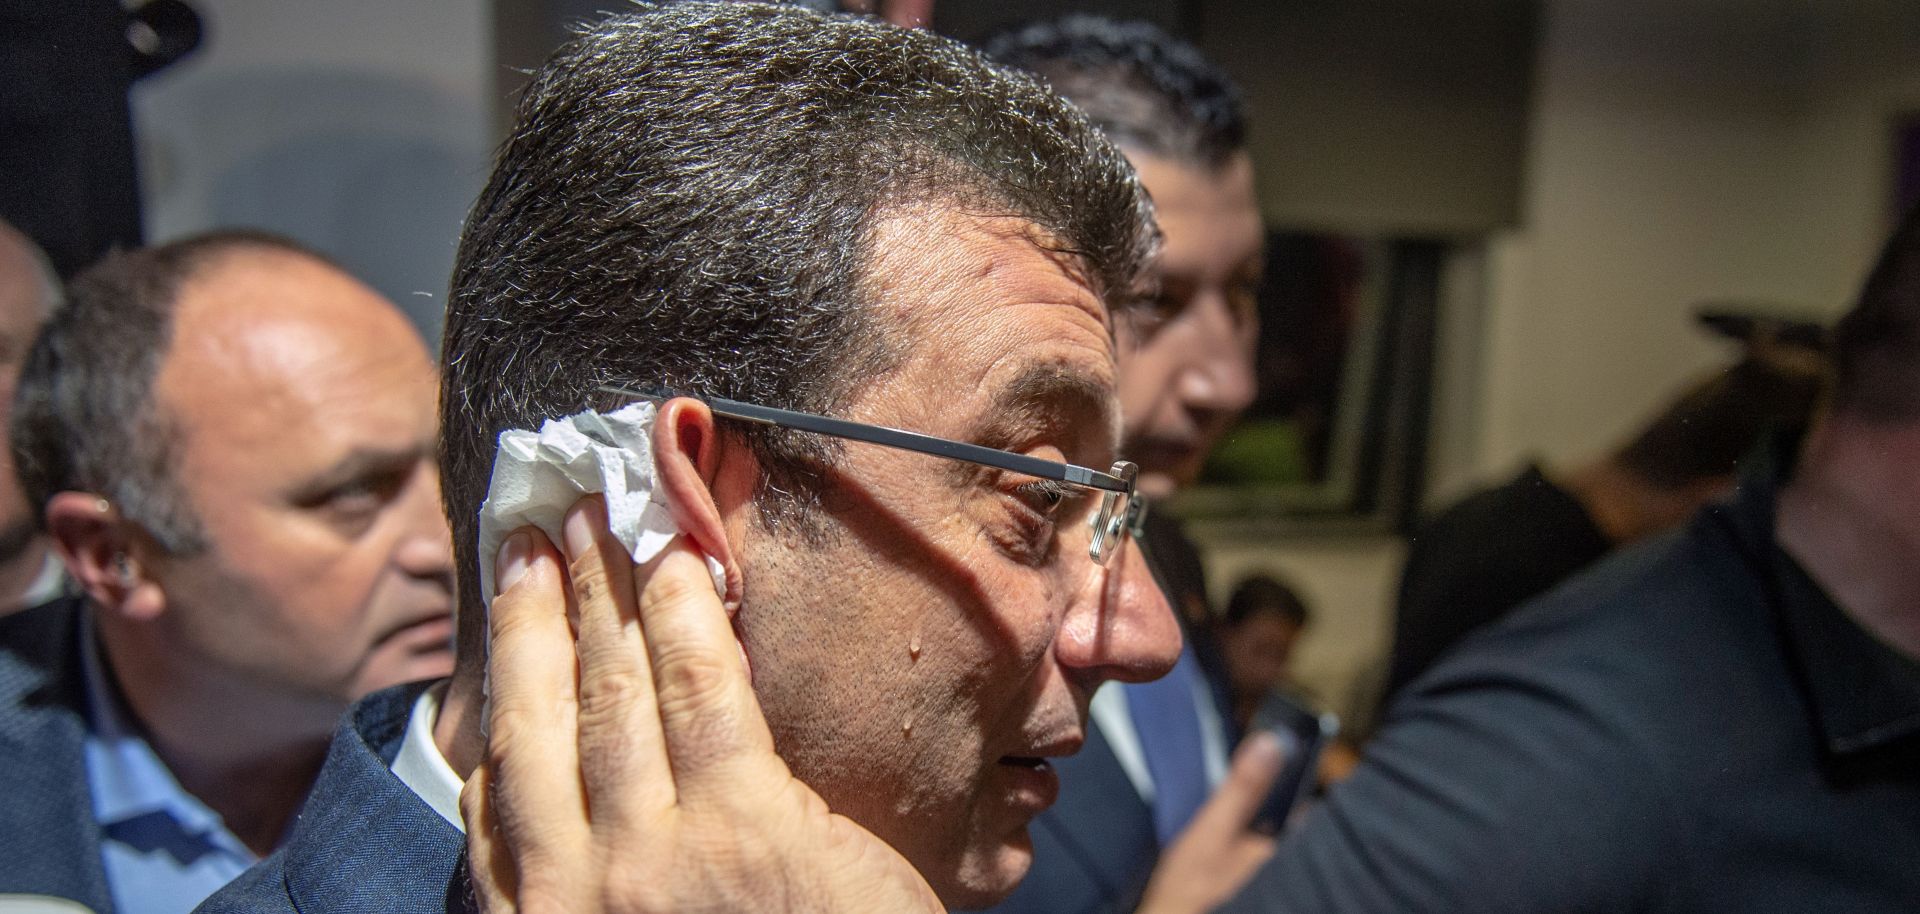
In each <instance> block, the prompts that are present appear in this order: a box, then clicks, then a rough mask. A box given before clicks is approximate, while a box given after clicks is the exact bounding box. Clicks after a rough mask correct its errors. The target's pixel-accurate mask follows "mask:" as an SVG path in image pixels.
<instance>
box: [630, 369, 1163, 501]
mask: <svg viewBox="0 0 1920 914" xmlns="http://www.w3.org/2000/svg"><path fill="white" fill-rule="evenodd" d="M600 389H601V390H602V391H604V392H606V393H613V394H622V395H625V396H629V397H639V398H641V399H646V400H668V399H671V398H673V397H676V396H690V397H692V395H690V394H674V393H668V392H665V391H651V392H649V391H641V390H630V389H627V388H624V387H615V386H612V385H607V386H603V387H601V388H600ZM692 399H695V400H699V401H700V402H702V403H705V404H707V408H708V409H711V410H713V411H714V412H715V413H717V414H719V415H722V416H727V417H730V418H734V419H742V420H745V421H748V422H758V423H760V424H762V425H773V426H779V427H782V428H797V429H800V430H802V431H809V432H817V433H819V434H822V435H832V436H834V437H836V438H849V439H852V440H854V441H864V442H866V443H868V444H878V445H880V446H882V447H890V448H896V449H898V450H903V451H913V452H915V453H920V454H932V455H934V456H936V457H949V458H952V459H954V460H964V461H966V462H968V463H977V464H980V465H982V466H990V467H994V468H996V469H1002V470H1011V471H1013V472H1015V473H1024V474H1026V475H1028V476H1035V477H1039V478H1041V479H1057V480H1060V481H1062V482H1070V483H1075V484H1077V485H1083V486H1092V487H1093V488H1096V489H1104V490H1106V491H1109V492H1125V491H1127V490H1128V488H1129V487H1128V485H1127V483H1126V481H1125V480H1122V479H1120V478H1119V477H1117V476H1114V475H1112V474H1110V473H1102V472H1100V471H1098V470H1094V469H1089V468H1087V467H1083V466H1076V465H1074V464H1071V463H1058V462H1055V461H1052V460H1041V459H1040V458H1038V457H1028V456H1026V455H1024V454H1013V453H1009V452H1007V451H1001V450H995V449H993V448H990V447H982V446H980V445H977V444H967V443H965V442H961V441H948V440H947V439H945V438H935V437H933V436H932V435H922V434H920V433H918V432H908V431H902V430H900V429H897V428H887V427H886V426H884V425H867V424H864V423H859V422H849V421H847V420H844V419H835V418H832V417H830V416H816V415H814V414H812V413H802V412H795V411H794V410H790V409H780V408H777V407H772V406H756V405H754V404H752V403H741V402H740V401H738V400H727V399H724V398H721V397H692Z"/></svg>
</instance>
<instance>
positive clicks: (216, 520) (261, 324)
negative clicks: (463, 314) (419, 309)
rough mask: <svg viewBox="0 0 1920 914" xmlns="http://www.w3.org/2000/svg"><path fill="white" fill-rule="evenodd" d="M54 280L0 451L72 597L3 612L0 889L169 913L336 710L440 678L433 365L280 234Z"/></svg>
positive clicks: (278, 794)
mask: <svg viewBox="0 0 1920 914" xmlns="http://www.w3.org/2000/svg"><path fill="white" fill-rule="evenodd" d="M69 292H70V295H69V299H70V300H69V302H68V303H67V306H66V307H65V308H63V309H62V310H61V311H60V312H59V313H58V314H57V315H56V316H55V318H54V319H53V320H52V321H51V322H50V323H49V325H48V328H47V330H46V331H45V332H44V333H43V334H42V335H41V337H40V338H39V340H38V341H37V342H36V343H35V345H34V347H33V349H32V351H31V352H30V353H29V355H28V358H27V362H26V366H25V368H24V370H23V372H22V375H21V379H20V395H19V398H18V402H17V404H16V409H15V414H14V417H13V432H14V435H13V440H14V451H15V459H16V460H17V461H18V463H19V467H20V476H21V480H22V482H23V484H24V488H25V490H26V493H27V498H28V502H29V503H30V504H32V505H33V506H35V507H36V508H37V509H38V510H39V511H40V512H41V515H40V516H41V521H42V527H43V529H44V530H45V531H46V532H47V533H48V534H49V535H50V537H51V539H52V541H53V543H54V546H55V548H56V549H57V550H58V551H59V553H60V555H61V558H62V559H63V560H64V562H65V563H66V565H67V567H68V569H69V570H70V572H71V574H72V575H73V577H74V578H75V580H76V581H77V582H78V585H79V588H80V590H81V591H83V595H82V596H80V597H77V598H74V599H71V600H65V601H59V602H55V603H52V604H49V605H47V606H44V607H40V608H38V609H34V610H30V611H27V612H24V613H20V614H17V615H15V616H13V617H11V618H9V619H6V620H4V621H3V622H0V782H4V783H7V784H8V785H9V787H10V790H9V791H8V793H7V794H6V795H5V796H4V797H0V834H5V835H9V836H19V835H32V836H34V840H33V841H32V842H11V841H10V842H9V845H10V848H9V851H8V852H7V854H5V855H0V893H6V892H34V893H40V894H47V895H54V896H59V897H65V898H70V899H73V900H75V901H79V902H82V903H84V904H87V905H89V906H90V907H92V908H94V909H95V910H97V911H102V912H105V911H113V910H119V911H154V912H165V911H187V910H190V909H192V908H193V907H194V906H195V905H196V904H198V903H199V902H200V901H201V900H202V899H203V898H204V897H205V896H206V895H208V894H210V893H211V892H212V891H213V890H214V889H217V888H219V887H220V886H221V885H223V884H225V883H226V882H228V881H229V880H231V879H232V878H233V877H234V876H236V875H238V874H239V873H240V872H242V871H244V870H245V869H246V868H247V867H248V866H250V865H251V864H252V863H253V862H254V861H255V860H257V859H258V858H259V857H260V856H262V855H264V854H266V853H267V852H269V851H271V850H272V849H273V848H274V847H275V846H276V845H277V844H278V843H279V842H280V840H281V838H282V836H283V835H284V834H285V833H286V831H287V828H288V825H289V823H290V822H291V821H292V820H293V818H294V816H295V814H296V813H297V812H298V811H299V808H300V806H301V803H302V801H303V799H304V797H305V795H306V792H307V790H308V788H309V787H310V785H311V784H312V782H313V777H314V775H315V773H316V772H317V771H318V770H319V768H320V765H321V762H322V761H323V759H324V756H325V753H326V746H327V739H328V736H329V734H330V733H331V731H332V729H333V726H334V723H335V721H336V719H337V718H338V717H339V716H340V714H341V712H342V711H343V710H345V708H346V707H347V706H348V705H349V704H350V703H351V702H352V701H354V700H355V699H357V698H359V697H360V696H362V695H365V694H367V693H369V692H373V691H376V690H378V689H381V688H385V687H387V686H390V685H396V684H399V683H404V682H409V681H413V680H417V679H426V678H432V677H438V676H444V675H446V673H447V672H448V671H449V670H450V669H451V665H452V652H451V633H452V632H451V619H450V615H449V614H450V611H451V606H452V602H451V598H452V593H451V557H450V555H449V548H450V547H449V542H448V536H447V529H446V525H445V521H444V520H443V519H442V517H441V514H440V511H439V476H438V471H437V469H436V466H435V463H434V461H433V453H434V449H433V443H432V442H433V437H434V434H435V408H434V385H435V378H436V372H435V369H434V367H433V364H432V360H431V359H430V357H429V356H428V354H427V351H426V348H425V347H424V346H423V345H422V343H421V341H420V339H419V337H418V336H417V335H416V334H415V333H414V331H413V329H412V327H411V326H410V325H409V324H408V323H407V320H406V318H405V317H404V316H403V315H402V314H401V312H400V311H399V310H398V309H397V308H396V307H394V306H393V305H392V304H391V303H390V302H388V301H386V300H385V299H383V298H381V297H380V296H379V295H378V294H377V293H375V292H374V291H372V290H371V289H369V288H367V287H366V286H365V285H362V284H361V283H359V282H358V281H356V280H354V279H353V278H352V277H349V276H347V275H346V274H345V273H342V272H341V271H340V270H338V269H337V268H335V267H334V266H332V265H330V264H328V263H326V262H325V261H324V260H322V259H321V258H320V257H318V256H317V255H314V254H312V253H310V252H307V251H305V250H302V249H301V248H299V247H298V246H296V245H294V244H293V243H292V242H288V241H285V240H283V239H279V238H276V237H272V236H267V235H261V234H253V233H243V232H226V233H218V234H211V235H205V236H200V237H196V238H191V239H187V240H184V241H180V242H175V243H172V244H167V245H162V246H159V247H155V248H150V249H146V250H141V251H136V252H133V253H129V254H123V255H117V256H114V257H110V258H108V259H107V260H106V261H104V262H103V263H101V264H100V265H98V266H96V267H94V268H92V269H91V270H89V271H88V272H86V273H84V274H82V275H81V276H80V277H78V278H77V279H76V280H75V281H74V283H73V285H72V287H71V288H70V290H69ZM13 734H17V735H19V736H20V738H19V739H10V738H8V736H9V735H13Z"/></svg>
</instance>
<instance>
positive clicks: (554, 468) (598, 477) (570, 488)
mask: <svg viewBox="0 0 1920 914" xmlns="http://www.w3.org/2000/svg"><path fill="white" fill-rule="evenodd" d="M655 411H656V409H655V406H654V404H652V403H648V402H644V401H643V402H638V403H632V404H628V405H627V406H624V407H621V408H620V409H618V410H615V411H613V412H611V413H606V414H604V415H603V414H601V413H597V412H594V411H592V410H587V411H585V412H580V413H576V414H574V415H571V416H568V417H566V418H564V419H549V420H547V421H546V422H545V423H544V424H542V425H541V426H540V431H539V432H538V433H535V432H530V431H527V430H525V429H508V430H507V431H504V432H501V433H500V443H499V448H498V449H497V450H496V451H495V452H494V458H493V480H492V482H491V483H490V484H489V485H488V487H487V500H486V502H485V503H483V504H482V505H481V506H480V555H479V559H480V592H481V595H482V598H483V599H485V600H486V601H487V603H488V604H489V605H491V604H492V602H493V598H494V596H495V593H494V582H493V565H494V556H495V555H497V554H498V553H499V551H500V544H501V543H502V542H504V541H505V540H506V538H507V537H508V536H511V535H512V534H513V531H515V530H518V529H519V528H521V527H526V526H534V527H538V528H540V530H541V531H542V532H544V533H546V535H547V538H548V539H550V540H552V541H553V542H556V543H558V542H561V531H560V525H561V521H562V519H563V518H565V517H566V513H567V509H568V508H571V507H573V504H574V503H575V502H577V501H579V500H580V499H581V497H582V496H585V495H593V494H599V495H602V496H604V497H605V499H606V503H607V526H608V529H609V530H610V531H611V532H612V533H613V535H614V538H616V539H618V540H619V541H620V544H621V545H622V546H624V547H625V548H626V550H627V553H628V554H629V555H630V556H632V558H633V561H634V563H635V564H641V563H645V562H648V561H651V560H653V559H654V558H655V557H656V556H658V555H659V554H660V553H661V552H662V551H663V550H665V549H666V548H667V544H669V543H671V542H673V538H674V537H675V536H678V535H679V534H680V527H679V525H678V524H677V523H676V522H675V521H674V519H673V512H672V510H671V509H670V508H669V506H668V503H667V493H666V491H665V490H664V489H663V488H662V487H660V486H659V484H658V482H659V476H658V474H657V473H656V472H655V469H654V462H653V417H654V414H655ZM707 570H708V571H709V572H711V573H712V574H713V587H714V591H715V592H716V593H719V594H721V595H722V596H725V594H726V576H725V572H724V570H723V569H722V568H721V566H720V563H719V562H716V561H714V560H713V558H712V557H711V556H709V557H707Z"/></svg>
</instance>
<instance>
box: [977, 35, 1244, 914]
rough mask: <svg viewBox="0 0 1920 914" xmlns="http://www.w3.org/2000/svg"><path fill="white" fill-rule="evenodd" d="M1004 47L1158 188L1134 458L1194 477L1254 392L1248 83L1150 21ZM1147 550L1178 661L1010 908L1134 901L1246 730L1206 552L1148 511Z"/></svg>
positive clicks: (1100, 757)
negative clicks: (1234, 711) (1178, 643)
mask: <svg viewBox="0 0 1920 914" xmlns="http://www.w3.org/2000/svg"><path fill="white" fill-rule="evenodd" d="M985 49H986V51H987V53H988V55H989V56H991V57H993V58H995V59H996V60H1000V61H1002V62H1004V63H1009V64H1012V65H1014V66H1017V67H1021V68H1023V69H1026V70H1029V71H1032V72H1034V73H1037V74H1039V75H1040V77H1041V78H1042V79H1045V80H1046V81H1047V82H1048V83H1049V84H1050V85H1052V86H1053V88H1054V89H1055V91H1058V92H1059V93H1061V94H1062V95H1065V96H1066V97H1067V98H1068V99H1070V100H1072V101H1073V102H1074V103H1075V104H1076V105H1079V106H1080V108H1081V109H1082V110H1084V111H1086V112H1087V114H1088V116H1089V117H1091V118H1092V119H1093V121H1094V122H1095V123H1096V124H1097V125H1099V127H1100V128H1101V130H1103V131H1104V132H1105V133H1106V134H1107V136H1109V137H1110V138H1112V139H1113V141H1114V142H1115V143H1117V144H1119V146H1120V148H1121V151H1123V152H1125V153H1126V155H1127V159H1128V161H1130V162H1132V163H1133V166H1134V168H1135V169H1136V170H1138V172H1139V174H1140V181H1141V183H1142V184H1143V185H1145V186H1146V188H1147V193H1148V195H1149V196H1151V197H1152V198H1153V204H1154V213H1155V216H1156V218H1157V219H1158V220H1159V223H1160V230H1161V233H1162V236H1163V247H1162V249H1161V252H1160V257H1159V259H1158V261H1157V262H1156V264H1155V274H1156V277H1155V278H1156V281H1157V290H1158V291H1157V294H1156V296H1155V297H1154V298H1153V299H1152V301H1151V303H1150V307H1148V308H1146V309H1143V310H1141V311H1140V312H1138V313H1137V314H1135V315H1134V316H1133V319H1131V320H1128V321H1123V322H1121V323H1120V325H1119V340H1120V353H1121V355H1120V411H1121V417H1122V422H1123V424H1124V429H1125V431H1124V438H1123V445H1122V452H1123V453H1125V454H1126V455H1127V457H1128V459H1131V460H1133V461H1135V462H1136V463H1138V464H1139V465H1140V480H1141V482H1140V487H1141V491H1142V492H1145V493H1149V494H1152V495H1155V496H1165V495H1169V494H1171V493H1173V492H1174V491H1176V490H1177V489H1179V488H1181V487H1184V486H1186V485H1189V484H1191V483H1192V482H1193V481H1194V479H1195V478H1196V477H1197V476H1198V475H1199V473H1200V468H1201V465H1202V463H1203V462H1204V461H1205V460H1206V457H1207V454H1208V452H1209V451H1211V450H1212V449H1213V446H1214V444H1215V443H1217V442H1218V441H1219V439H1220V436H1221V435H1222V434H1224V433H1225V432H1226V430H1227V429H1228V428H1229V427H1230V426H1231V425H1232V424H1233V422H1234V420H1235V419H1237V418H1238V417H1239V415H1240V413H1241V411H1242V410H1244V409H1246V407H1247V405H1248V404H1250V403H1251V402H1252V401H1253V397H1254V393H1255V390H1254V375H1253V351H1254V345H1255V343H1256V342H1257V340H1258V337H1259V315H1258V310H1257V306H1258V303H1257V302H1256V301H1255V291H1256V290H1257V289H1258V288H1259V285H1260V277H1261V270H1262V266H1263V264H1264V257H1265V248H1264V244H1265V233H1264V231H1263V229H1262V225H1261V220H1260V210H1259V204H1258V201H1257V200H1256V199H1255V197H1254V185H1253V160H1252V158H1251V157H1250V156H1249V155H1248V154H1247V151H1246V124H1245V120H1244V118H1243V116H1242V114H1241V108H1240V97H1239V91H1238V89H1237V88H1235V86H1234V85H1233V83H1232V81H1231V80H1230V79H1229V78H1228V77H1227V76H1226V74H1224V73H1222V72H1221V71H1220V70H1219V69H1218V68H1216V67H1214V66H1213V65H1212V64H1211V63H1209V62H1208V61H1207V60H1206V59H1205V58H1203V57H1202V56H1201V55H1200V53H1199V52H1198V51H1197V50H1195V49H1194V48H1193V47H1191V46H1189V45H1187V44H1186V43H1184V42H1181V41H1178V40H1176V39H1174V38H1172V37H1171V36H1169V35H1167V34H1165V33H1163V32H1161V31H1160V30H1159V29H1157V28H1154V27H1153V26H1151V25H1148V24H1146V23H1140V22H1117V21H1114V20H1110V19H1102V18H1098V17H1091V16H1070V17H1066V18H1063V19H1059V20H1055V21H1048V22H1040V23H1035V24H1032V25H1028V26H1025V27H1022V28H1018V29H1015V30H1013V31H1010V32H1007V33H1004V34H1002V35H999V36H996V37H994V38H992V39H989V40H988V41H987V42H986V43H985ZM1144 545H1145V546H1146V551H1147V555H1148V558H1149V562H1150V563H1151V565H1152V567H1153V568H1154V571H1155V574H1156V575H1157V576H1158V577H1159V579H1160V582H1161V585H1162V586H1163V587H1164V588H1165V589H1166V591H1167V595H1168V599H1169V601H1170V602H1172V603H1173V605H1174V607H1175V609H1176V611H1177V612H1178V614H1179V615H1180V616H1181V620H1182V623H1183V627H1184V628H1185V632H1186V637H1187V643H1186V647H1185V649H1184V650H1183V652H1182V654H1181V660H1180V663H1179V664H1177V665H1176V666H1175V667H1174V669H1173V672H1171V673H1169V674H1168V675H1167V676H1166V677H1164V678H1162V679H1160V680H1158V681H1155V682H1151V683H1138V684H1132V683H1129V684H1125V685H1118V684H1116V685H1114V686H1110V687H1108V688H1105V689H1102V690H1101V691H1100V692H1099V693H1098V694H1097V695H1095V697H1094V701H1093V725H1092V726H1091V727H1089V729H1088V734H1087V746H1086V748H1085V749H1083V750H1082V751H1081V752H1080V753H1079V754H1078V755H1076V756H1074V757H1072V758H1069V759H1064V760H1062V762H1061V764H1060V769H1061V784H1062V789H1061V798H1060V802H1059V803H1058V805H1056V806H1055V807H1054V809H1052V810H1051V811H1049V812H1047V813H1046V814H1044V815H1042V816H1041V817H1040V818H1039V819H1038V820H1037V822H1036V825H1035V829H1034V868H1033V872H1032V874H1031V875H1029V876H1028V877H1027V880H1026V882H1025V883H1023V884H1022V885H1021V886H1020V888H1019V890H1018V891H1017V892H1016V893H1015V894H1014V895H1013V897H1011V898H1010V899H1008V900H1007V901H1006V902H1005V903H1004V904H1002V905H1001V906H1000V907H998V908H996V909H995V910H997V911H1003V912H1014V911H1035V912H1039V911H1046V912H1081V911H1131V910H1133V908H1134V907H1135V905H1137V904H1138V903H1139V902H1140V900H1141V898H1142V894H1143V892H1144V891H1145V889H1146V886H1147V883H1148V880H1149V877H1150V876H1151V875H1152V873H1153V871H1154V867H1155V863H1156V862H1157V861H1158V859H1159V857H1160V854H1161V852H1162V850H1163V849H1165V848H1166V847H1168V846H1169V845H1170V844H1171V843H1172V842H1173V841H1174V839H1175V838H1176V837H1177V836H1178V835H1179V834H1180V832H1181V830H1182V829H1183V828H1184V827H1185V826H1186V824H1187V823H1188V822H1189V821H1190V820H1191V819H1192V818H1193V817H1194V815H1195V814H1196V813H1197V812H1198V811H1199V809H1200V808H1201V805H1202V804H1203V803H1204V802H1205V800H1206V798H1207V796H1208V794H1209V793H1210V792H1211V791H1212V789H1213V788H1214V786H1215V785H1217V784H1218V783H1219V782H1220V780H1221V778H1222V777H1223V775H1224V773H1225V771H1226V767H1227V755H1228V751H1229V749H1230V748H1231V744H1232V741H1233V739H1234V736H1235V734H1234V728H1233V725H1232V722H1231V720H1230V718H1229V717H1228V711H1229V709H1230V704H1229V702H1230V699H1229V697H1228V690H1227V686H1226V678H1225V677H1226V671H1225V665H1224V663H1223V662H1222V661H1221V660H1220V657H1219V653H1218V647H1217V646H1216V645H1215V644H1214V643H1213V641H1212V639H1211V637H1210V636H1209V626H1210V625H1211V622H1212V616H1213V613H1212V612H1211V610H1210V608H1209V605H1208V601H1207V587H1206V580H1205V576H1204V574H1203V571H1202V564H1201V561H1200V556H1199V553H1198V550H1197V549H1196V548H1195V547H1194V545H1193V543H1192V542H1191V541H1190V540H1188V539H1187V537H1186V535H1185V534H1184V533H1183V532H1182V531H1181V529H1180V526H1179V524H1178V523H1177V522H1176V521H1175V520H1174V519H1173V518H1172V516H1171V515H1170V514H1169V513H1166V512H1155V513H1151V514H1149V515H1148V518H1147V532H1146V536H1145V538H1144Z"/></svg>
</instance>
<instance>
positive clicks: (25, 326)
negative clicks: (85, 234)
mask: <svg viewBox="0 0 1920 914" xmlns="http://www.w3.org/2000/svg"><path fill="white" fill-rule="evenodd" d="M31 243H32V242H30V241H28V240H27V239H26V237H25V236H23V235H21V234H20V233H19V232H17V231H14V230H13V229H12V228H10V227H8V226H7V225H5V224H4V223H0V562H5V561H7V560H8V559H11V558H13V557H15V556H17V555H20V554H21V553H22V551H23V550H26V549H27V547H28V546H29V545H31V544H32V543H33V541H34V539H35V532H34V530H35V527H34V519H33V508H32V506H30V505H28V504H27V499H26V494H25V493H23V492H21V491H20V483H19V480H18V478H17V477H15V475H14V471H13V449H12V448H10V447H7V446H6V438H7V429H8V428H9V427H10V425H11V422H12V419H13V390H14V385H15V384H17V383H18V382H19V380H20V366H21V364H22V362H23V361H24V359H25V358H26V354H27V349H28V347H30V346H31V345H32V344H33V338H34V335H35V333H37V332H38V331H39V329H40V325H41V323H43V322H44V321H45V320H46V319H47V314H48V311H49V309H50V308H51V307H52V305H53V296H54V295H55V294H56V292H57V290H55V289H53V288H52V287H51V285H50V280H51V277H49V276H48V275H47V273H46V271H45V270H44V269H43V268H42V267H41V264H40V262H39V260H38V259H36V258H35V257H34V254H33V250H32V248H30V247H29V246H28V245H30V244H31ZM0 603H4V601H0ZM7 608H8V607H7V606H5V605H0V612H3V611H5V610H6V609H7Z"/></svg>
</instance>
